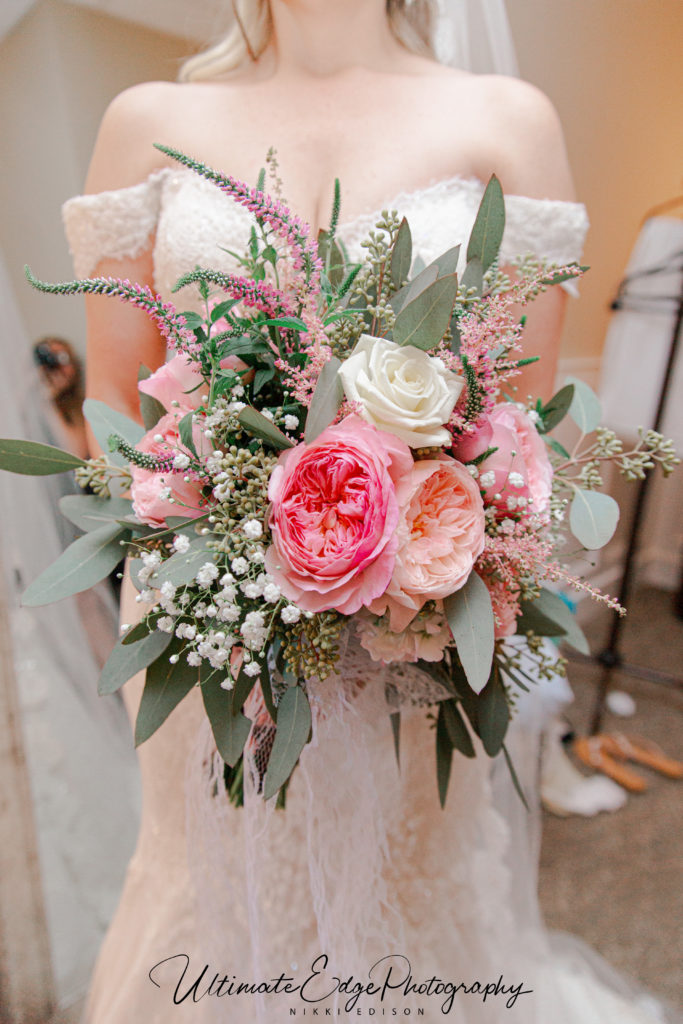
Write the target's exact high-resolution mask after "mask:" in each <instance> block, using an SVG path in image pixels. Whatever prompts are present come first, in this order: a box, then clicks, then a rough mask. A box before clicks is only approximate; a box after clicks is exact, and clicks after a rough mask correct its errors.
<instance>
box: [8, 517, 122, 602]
mask: <svg viewBox="0 0 683 1024" xmlns="http://www.w3.org/2000/svg"><path fill="white" fill-rule="evenodd" d="M129 537H130V534H129V532H128V531H127V530H124V529H122V527H121V526H119V524H118V523H108V524H107V525H106V526H100V527H99V529H97V530H93V531H92V533H86V534H85V536H83V537H79V538H78V540H76V541H74V543H73V544H71V545H69V547H68V548H67V549H66V551H64V552H63V553H62V554H61V555H60V556H59V558H58V559H57V561H56V562H53V563H52V565H50V566H48V567H47V569H45V571H44V572H42V573H41V574H40V576H39V577H38V579H36V580H34V581H33V583H31V584H30V585H29V586H28V587H27V588H26V590H25V591H24V596H23V598H22V602H21V603H22V604H23V605H25V606H27V607H29V608H35V607H36V606H38V605H43V604H50V603H51V602H52V601H59V600H61V598H63V597H71V595H72V594H80V592H81V591H82V590H88V589H89V588H90V587H92V586H94V585H95V584H96V583H99V581H100V580H102V579H104V577H105V576H108V575H109V573H110V572H111V571H112V570H113V569H115V568H116V566H117V565H118V564H119V562H120V561H121V560H122V559H123V558H124V557H125V554H126V549H125V545H122V544H121V541H122V540H124V539H125V540H126V541H127V540H128V539H129Z"/></svg>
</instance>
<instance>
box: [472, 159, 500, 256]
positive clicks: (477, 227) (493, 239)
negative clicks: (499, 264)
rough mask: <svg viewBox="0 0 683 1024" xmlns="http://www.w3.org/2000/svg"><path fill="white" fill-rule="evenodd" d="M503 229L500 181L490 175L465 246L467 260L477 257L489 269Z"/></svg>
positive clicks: (496, 254) (496, 252)
mask: <svg viewBox="0 0 683 1024" xmlns="http://www.w3.org/2000/svg"><path fill="white" fill-rule="evenodd" d="M504 230H505V200H504V198H503V190H502V188H501V185H500V182H499V180H498V178H497V177H496V176H495V174H492V175H491V178H490V179H489V182H488V185H487V186H486V189H485V190H484V195H483V196H482V199H481V203H480V204H479V210H478V211H477V216H476V219H475V221H474V226H473V227H472V233H471V235H470V240H469V243H468V246H467V262H468V263H469V262H470V260H474V259H477V260H479V261H480V262H481V265H482V267H483V269H484V270H485V271H486V270H488V269H489V267H490V266H491V264H492V263H493V261H494V260H495V259H496V257H497V256H498V252H499V250H500V244H501V242H502V241H503V232H504Z"/></svg>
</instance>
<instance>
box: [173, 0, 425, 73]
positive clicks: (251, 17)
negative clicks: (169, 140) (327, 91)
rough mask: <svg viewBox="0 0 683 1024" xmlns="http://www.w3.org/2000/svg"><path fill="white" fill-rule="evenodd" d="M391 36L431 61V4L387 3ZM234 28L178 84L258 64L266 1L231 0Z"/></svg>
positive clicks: (267, 24) (189, 63) (265, 32)
mask: <svg viewBox="0 0 683 1024" xmlns="http://www.w3.org/2000/svg"><path fill="white" fill-rule="evenodd" d="M386 3H387V15H388V17H389V23H390V25H391V27H392V30H393V32H394V35H395V36H396V38H397V39H398V40H399V42H400V43H402V44H403V45H404V46H405V47H406V49H408V50H411V51H412V52H413V53H419V54H422V55H423V56H428V57H433V56H434V50H433V46H432V29H433V25H434V18H435V11H434V0H386ZM232 7H233V11H234V14H235V25H234V26H233V28H232V29H231V31H230V32H229V33H228V34H227V35H226V36H225V37H224V38H223V39H221V41H220V42H219V43H216V44H215V45H214V46H210V47H209V48H208V49H206V50H203V51H202V52H201V53H198V54H196V55H195V56H194V57H190V58H188V60H186V61H185V62H184V63H183V65H182V66H181V68H180V72H179V74H178V81H180V82H197V81H202V80H205V79H208V78H217V77H218V76H219V75H224V74H228V73H229V72H231V71H236V70H237V69H238V68H239V67H241V66H242V65H243V64H244V63H245V61H247V60H258V58H259V56H260V55H261V54H262V53H263V51H264V50H265V48H266V47H267V46H268V44H269V42H270V40H271V37H272V34H273V24H272V20H271V16H270V4H269V2H268V0H232Z"/></svg>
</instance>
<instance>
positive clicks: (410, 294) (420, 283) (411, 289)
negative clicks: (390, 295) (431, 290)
mask: <svg viewBox="0 0 683 1024" xmlns="http://www.w3.org/2000/svg"><path fill="white" fill-rule="evenodd" d="M438 276H439V268H438V267H437V266H436V265H434V264H430V266H428V267H425V268H424V270H421V271H420V273H419V274H417V275H416V276H415V277H414V278H413V280H412V281H410V282H409V283H408V284H407V285H406V293H405V300H404V302H403V304H402V305H403V306H407V305H408V303H409V302H412V301H413V299H416V298H417V297H418V295H422V292H423V291H424V290H425V288H428V287H429V285H430V284H434V282H435V281H436V280H437V278H438Z"/></svg>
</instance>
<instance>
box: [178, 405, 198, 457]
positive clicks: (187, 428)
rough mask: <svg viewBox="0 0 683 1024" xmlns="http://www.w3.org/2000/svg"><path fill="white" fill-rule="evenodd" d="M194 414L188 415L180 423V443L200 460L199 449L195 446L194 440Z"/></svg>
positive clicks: (189, 413)
mask: <svg viewBox="0 0 683 1024" xmlns="http://www.w3.org/2000/svg"><path fill="white" fill-rule="evenodd" d="M193 415H194V413H192V412H188V413H186V414H185V415H184V416H183V418H182V419H181V420H179V422H178V434H179V435H180V443H181V444H182V446H183V447H184V448H187V450H188V452H191V453H192V455H194V457H195V458H198V455H197V449H196V448H195V446H194V438H193V436H192V426H193V424H192V417H193Z"/></svg>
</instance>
